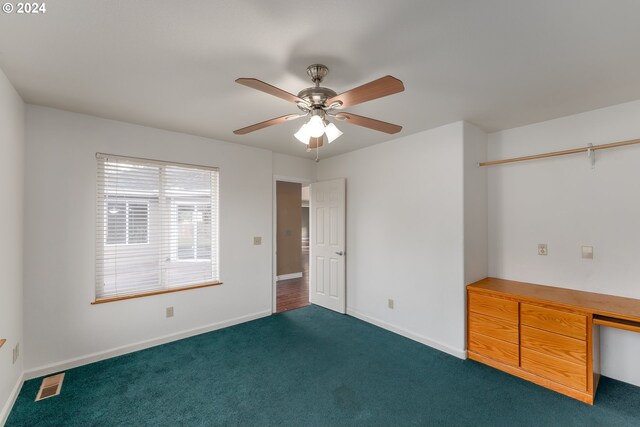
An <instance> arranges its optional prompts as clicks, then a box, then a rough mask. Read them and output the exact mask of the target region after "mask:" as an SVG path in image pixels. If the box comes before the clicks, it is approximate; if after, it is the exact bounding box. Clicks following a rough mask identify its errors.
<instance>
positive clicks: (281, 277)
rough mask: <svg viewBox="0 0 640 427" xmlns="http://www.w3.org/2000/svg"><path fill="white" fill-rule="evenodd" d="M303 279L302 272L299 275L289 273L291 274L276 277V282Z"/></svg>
mask: <svg viewBox="0 0 640 427" xmlns="http://www.w3.org/2000/svg"><path fill="white" fill-rule="evenodd" d="M301 277H302V271H301V272H299V273H289V274H283V275H281V276H276V281H280V280H290V279H299V278H301Z"/></svg>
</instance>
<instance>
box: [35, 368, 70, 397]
mask: <svg viewBox="0 0 640 427" xmlns="http://www.w3.org/2000/svg"><path fill="white" fill-rule="evenodd" d="M62 381H64V374H57V375H53V376H50V377H47V378H44V379H43V380H42V384H40V390H38V395H37V396H36V402H37V401H39V400H42V399H47V398H49V397H53V396H57V395H59V394H60V390H61V389H62Z"/></svg>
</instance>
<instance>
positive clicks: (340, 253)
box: [336, 251, 344, 256]
mask: <svg viewBox="0 0 640 427" xmlns="http://www.w3.org/2000/svg"><path fill="white" fill-rule="evenodd" d="M336 255H340V256H342V255H344V252H342V251H340V252H336Z"/></svg>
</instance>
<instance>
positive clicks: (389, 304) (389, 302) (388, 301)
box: [387, 298, 393, 310]
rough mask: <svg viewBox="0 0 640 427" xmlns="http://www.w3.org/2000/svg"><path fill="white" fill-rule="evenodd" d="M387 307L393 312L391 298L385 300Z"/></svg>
mask: <svg viewBox="0 0 640 427" xmlns="http://www.w3.org/2000/svg"><path fill="white" fill-rule="evenodd" d="M387 307H389V308H390V309H391V310H393V300H392V299H391V298H389V299H388V300H387Z"/></svg>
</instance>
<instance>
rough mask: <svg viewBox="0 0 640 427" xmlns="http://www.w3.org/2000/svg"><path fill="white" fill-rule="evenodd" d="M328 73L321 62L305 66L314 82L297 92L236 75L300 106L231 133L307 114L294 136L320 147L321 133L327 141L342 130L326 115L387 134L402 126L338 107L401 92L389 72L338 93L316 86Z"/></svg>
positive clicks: (251, 129) (400, 85)
mask: <svg viewBox="0 0 640 427" xmlns="http://www.w3.org/2000/svg"><path fill="white" fill-rule="evenodd" d="M328 73H329V68H327V67H326V66H325V65H322V64H313V65H310V66H309V67H307V74H308V75H309V77H311V80H312V81H313V83H314V84H315V86H312V87H309V88H306V89H303V90H301V91H300V92H299V93H298V95H297V96H296V95H293V94H291V93H289V92H287V91H284V90H282V89H279V88H277V87H275V86H272V85H270V84H268V83H265V82H263V81H261V80H258V79H253V78H240V79H237V80H236V83H240V84H241V85H244V86H247V87H250V88H253V89H257V90H260V91H262V92H265V93H268V94H269V95H273V96H277V97H278V98H281V99H284V100H285V101H289V102H292V103H294V104H296V105H297V106H298V108H299V109H300V110H302V113H300V114H287V115H285V116H282V117H276V118H275V119H271V120H266V121H264V122H260V123H256V124H253V125H251V126H247V127H244V128H242V129H237V130H234V131H233V133H235V134H236V135H244V134H247V133H249V132H253V131H256V130H258V129H263V128H266V127H268V126H273V125H276V124H278V123H283V122H285V121H289V120H295V119H299V118H301V117H308V118H309V120H308V122H306V123H305V124H304V125H302V127H301V128H300V130H298V132H296V133H295V135H294V136H295V137H296V138H297V139H298V140H299V141H300V142H302V143H304V144H306V145H307V149H308V150H310V149H312V148H316V149H317V148H318V147H321V146H322V145H323V140H324V136H325V135H326V137H327V142H329V143H331V142H333V141H334V140H335V139H336V138H338V137H339V136H340V135H342V132H340V130H338V128H337V127H336V126H335V124H333V123H331V122H330V121H329V119H330V118H335V119H337V120H340V121H344V122H345V123H351V124H354V125H358V126H363V127H366V128H369V129H373V130H377V131H380V132H385V133H389V134H394V133H398V132H400V130H402V126H398V125H394V124H391V123H387V122H383V121H380V120H375V119H371V118H368V117H363V116H358V115H356V114H353V113H347V112H343V111H341V110H342V109H343V108H345V107H351V106H354V105H358V104H362V103H363V102H367V101H371V100H374V99H378V98H382V97H384V96H388V95H393V94H394V93H398V92H402V91H403V90H404V85H403V84H402V81H400V80H398V79H396V78H395V77H392V76H385V77H381V78H379V79H377V80H374V81H372V82H369V83H366V84H364V85H362V86H358V87H357V88H355V89H351V90H349V91H346V92H343V93H341V94H340V95H338V94H337V93H336V92H335V91H333V90H331V89H329V88H326V87H322V86H320V83H322V80H323V79H324V77H325V76H326V75H327V74H328Z"/></svg>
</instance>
